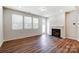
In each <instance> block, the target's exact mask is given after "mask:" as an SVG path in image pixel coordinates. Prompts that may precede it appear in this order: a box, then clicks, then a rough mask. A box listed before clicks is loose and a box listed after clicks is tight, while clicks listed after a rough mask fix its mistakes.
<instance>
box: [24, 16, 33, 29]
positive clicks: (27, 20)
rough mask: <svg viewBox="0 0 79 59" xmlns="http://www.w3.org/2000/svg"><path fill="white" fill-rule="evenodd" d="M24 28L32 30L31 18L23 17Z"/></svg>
mask: <svg viewBox="0 0 79 59" xmlns="http://www.w3.org/2000/svg"><path fill="white" fill-rule="evenodd" d="M24 28H25V29H31V28H32V17H30V16H25V17H24Z"/></svg>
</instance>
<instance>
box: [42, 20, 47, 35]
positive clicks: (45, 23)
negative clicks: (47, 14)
mask: <svg viewBox="0 0 79 59" xmlns="http://www.w3.org/2000/svg"><path fill="white" fill-rule="evenodd" d="M46 33H47V20H46V19H42V34H46Z"/></svg>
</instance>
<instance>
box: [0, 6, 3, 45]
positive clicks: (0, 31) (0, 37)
mask: <svg viewBox="0 0 79 59" xmlns="http://www.w3.org/2000/svg"><path fill="white" fill-rule="evenodd" d="M3 41H4V40H3V7H2V6H0V46H1V45H2V43H3Z"/></svg>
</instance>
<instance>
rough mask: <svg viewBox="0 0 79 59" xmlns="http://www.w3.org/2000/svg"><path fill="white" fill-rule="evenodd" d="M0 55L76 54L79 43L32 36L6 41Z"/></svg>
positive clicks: (51, 37)
mask: <svg viewBox="0 0 79 59" xmlns="http://www.w3.org/2000/svg"><path fill="white" fill-rule="evenodd" d="M0 52H1V53H78V52H79V42H78V41H76V40H72V39H67V38H65V39H60V38H56V37H54V36H49V35H40V36H33V37H28V38H23V39H18V40H11V41H6V42H4V43H3V45H2V47H1V48H0Z"/></svg>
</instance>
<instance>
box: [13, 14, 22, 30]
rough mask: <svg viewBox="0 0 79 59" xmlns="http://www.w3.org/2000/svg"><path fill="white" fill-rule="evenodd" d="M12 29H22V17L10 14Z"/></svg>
mask: <svg viewBox="0 0 79 59" xmlns="http://www.w3.org/2000/svg"><path fill="white" fill-rule="evenodd" d="M12 29H13V30H19V29H23V16H21V15H16V14H12Z"/></svg>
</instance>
